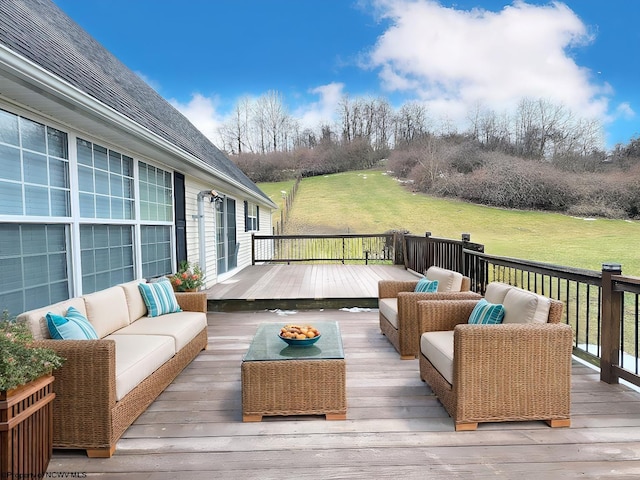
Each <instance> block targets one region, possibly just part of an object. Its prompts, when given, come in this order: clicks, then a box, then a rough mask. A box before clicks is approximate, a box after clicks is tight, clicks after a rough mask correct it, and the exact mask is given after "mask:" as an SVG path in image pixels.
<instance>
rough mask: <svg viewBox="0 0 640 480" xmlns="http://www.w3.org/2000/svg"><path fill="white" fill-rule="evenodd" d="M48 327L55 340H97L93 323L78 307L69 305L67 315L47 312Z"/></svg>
mask: <svg viewBox="0 0 640 480" xmlns="http://www.w3.org/2000/svg"><path fill="white" fill-rule="evenodd" d="M46 317H47V327H48V328H49V334H50V335H51V338H53V339H55V340H97V339H98V334H97V333H96V331H95V329H94V328H93V325H91V323H90V322H89V320H87V318H86V317H85V316H84V315H82V313H80V312H79V311H78V310H77V309H76V308H74V307H69V309H68V310H67V314H66V316H64V317H63V316H62V315H56V314H54V313H51V312H49V313H47V315H46Z"/></svg>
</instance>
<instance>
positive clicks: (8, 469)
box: [0, 375, 55, 479]
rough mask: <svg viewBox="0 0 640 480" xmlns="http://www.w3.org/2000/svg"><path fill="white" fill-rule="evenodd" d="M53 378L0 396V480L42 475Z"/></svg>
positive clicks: (48, 441) (47, 453)
mask: <svg viewBox="0 0 640 480" xmlns="http://www.w3.org/2000/svg"><path fill="white" fill-rule="evenodd" d="M53 378H54V377H53V376H51V375H46V376H44V377H40V378H39V379H37V380H34V381H33V382H31V383H28V384H27V385H23V386H21V387H18V388H16V389H14V390H9V391H6V392H0V479H5V478H6V479H11V478H42V477H43V476H44V474H45V473H46V471H47V467H48V466H49V461H50V460H51V453H52V450H53V403H52V401H53V399H54V397H55V393H53Z"/></svg>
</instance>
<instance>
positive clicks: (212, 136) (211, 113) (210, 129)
mask: <svg viewBox="0 0 640 480" xmlns="http://www.w3.org/2000/svg"><path fill="white" fill-rule="evenodd" d="M169 103H171V105H173V106H174V107H175V108H177V109H178V110H179V111H180V113H182V114H183V115H184V116H185V117H187V118H188V119H189V121H190V122H191V123H193V124H194V125H195V127H196V128H197V129H198V130H200V131H201V132H202V133H204V135H205V136H206V137H207V138H208V139H209V140H211V142H213V143H214V144H215V143H217V141H218V140H219V135H218V128H219V127H220V126H221V125H222V123H223V122H224V119H223V118H222V116H221V115H220V114H219V113H218V111H217V110H216V104H217V101H216V99H213V98H209V97H205V96H204V95H201V94H200V93H194V94H193V95H192V96H191V100H190V101H189V103H187V104H184V103H180V102H178V101H177V100H175V99H171V100H169Z"/></svg>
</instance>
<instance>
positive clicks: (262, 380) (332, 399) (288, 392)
mask: <svg viewBox="0 0 640 480" xmlns="http://www.w3.org/2000/svg"><path fill="white" fill-rule="evenodd" d="M241 372H242V420H243V421H245V422H259V421H261V420H262V417H263V416H264V415H325V417H326V419H327V420H344V419H346V416H347V395H346V362H345V360H344V359H325V360H321V359H319V360H286V361H285V360H276V361H243V362H242V368H241ZM292 372H294V374H292Z"/></svg>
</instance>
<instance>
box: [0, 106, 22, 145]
mask: <svg viewBox="0 0 640 480" xmlns="http://www.w3.org/2000/svg"><path fill="white" fill-rule="evenodd" d="M0 142H2V143H8V144H9V145H15V146H19V136H18V116H17V115H14V114H13V113H9V112H5V111H4V110H0Z"/></svg>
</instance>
